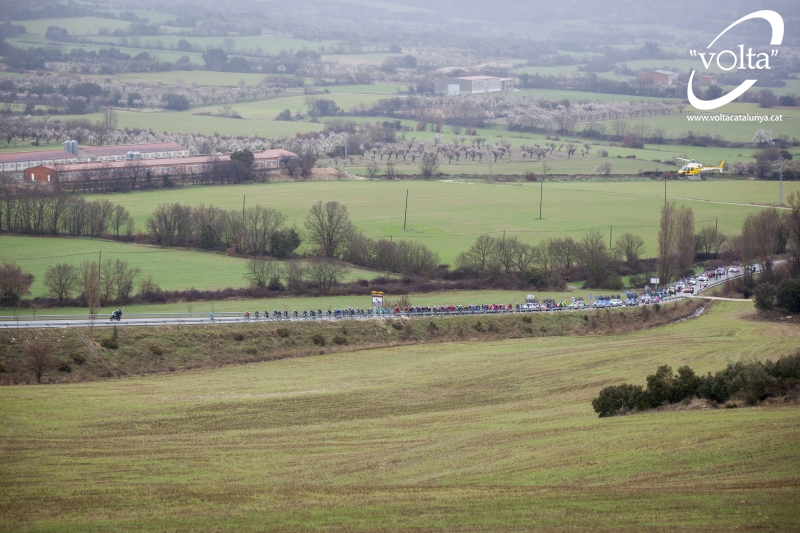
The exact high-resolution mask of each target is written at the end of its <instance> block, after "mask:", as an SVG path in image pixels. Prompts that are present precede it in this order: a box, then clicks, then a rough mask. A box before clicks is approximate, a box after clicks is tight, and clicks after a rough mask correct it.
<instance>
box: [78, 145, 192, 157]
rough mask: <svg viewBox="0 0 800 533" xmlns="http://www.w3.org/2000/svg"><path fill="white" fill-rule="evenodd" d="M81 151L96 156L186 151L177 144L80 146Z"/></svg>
mask: <svg viewBox="0 0 800 533" xmlns="http://www.w3.org/2000/svg"><path fill="white" fill-rule="evenodd" d="M81 150H83V151H84V152H89V153H90V154H94V155H97V156H100V155H125V154H127V153H128V152H139V153H150V152H179V151H183V150H186V148H185V147H183V146H181V145H180V144H178V143H147V144H116V145H111V146H82V147H81Z"/></svg>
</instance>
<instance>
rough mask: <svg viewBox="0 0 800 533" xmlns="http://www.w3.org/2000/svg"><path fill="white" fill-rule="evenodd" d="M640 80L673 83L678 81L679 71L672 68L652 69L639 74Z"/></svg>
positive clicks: (665, 83)
mask: <svg viewBox="0 0 800 533" xmlns="http://www.w3.org/2000/svg"><path fill="white" fill-rule="evenodd" d="M639 81H651V82H653V83H661V84H664V85H672V84H673V83H675V82H676V81H678V73H677V72H672V71H670V70H651V71H650V72H643V73H641V74H639Z"/></svg>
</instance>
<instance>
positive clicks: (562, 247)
mask: <svg viewBox="0 0 800 533" xmlns="http://www.w3.org/2000/svg"><path fill="white" fill-rule="evenodd" d="M580 248H581V247H580V244H579V243H577V242H575V240H574V239H573V238H572V237H565V238H563V239H553V240H552V241H551V242H550V256H551V257H552V260H553V263H555V264H558V266H559V267H560V268H561V270H569V269H570V268H572V265H573V264H575V262H576V261H577V260H578V256H579V255H580Z"/></svg>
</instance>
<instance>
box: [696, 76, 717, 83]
mask: <svg viewBox="0 0 800 533" xmlns="http://www.w3.org/2000/svg"><path fill="white" fill-rule="evenodd" d="M699 83H700V85H716V83H717V77H716V76H712V75H710V74H703V75H702V76H700V78H699Z"/></svg>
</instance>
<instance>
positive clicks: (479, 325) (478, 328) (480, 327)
mask: <svg viewBox="0 0 800 533" xmlns="http://www.w3.org/2000/svg"><path fill="white" fill-rule="evenodd" d="M473 327H474V328H475V331H483V324H482V323H481V321H480V320H478V321H477V322H475V325H474V326H473Z"/></svg>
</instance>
